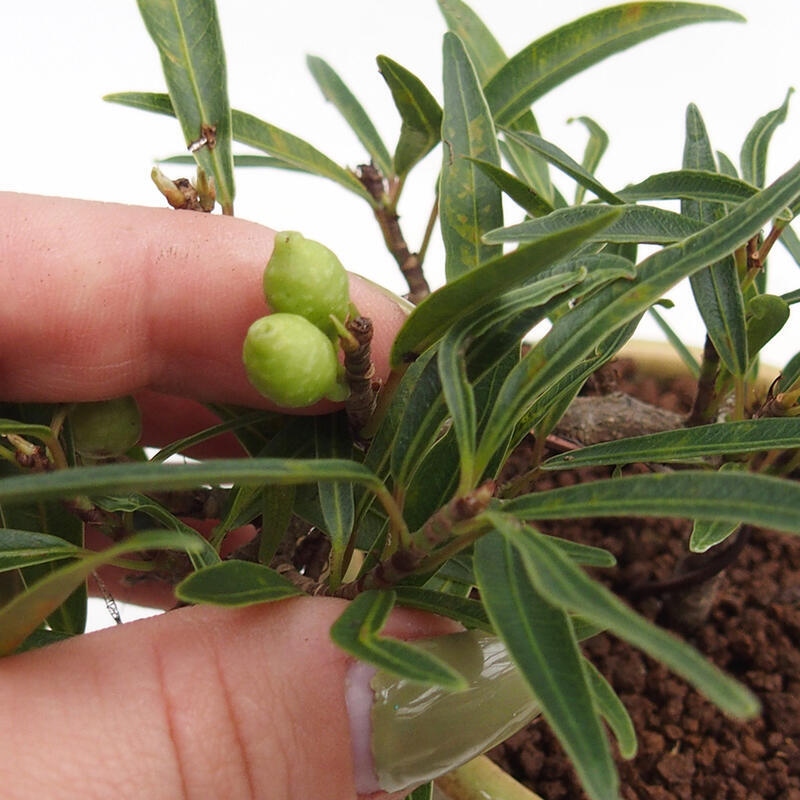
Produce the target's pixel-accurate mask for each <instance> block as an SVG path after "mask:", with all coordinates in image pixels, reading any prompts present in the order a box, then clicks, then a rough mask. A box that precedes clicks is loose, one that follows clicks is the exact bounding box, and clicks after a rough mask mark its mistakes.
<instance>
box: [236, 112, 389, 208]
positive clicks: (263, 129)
mask: <svg viewBox="0 0 800 800" xmlns="http://www.w3.org/2000/svg"><path fill="white" fill-rule="evenodd" d="M233 135H234V138H235V139H236V141H237V142H241V143H242V144H246V145H249V146H250V147H254V148H256V149H257V150H262V151H264V152H265V153H267V154H269V155H271V156H274V157H275V158H279V159H281V160H282V161H284V162H286V163H287V164H290V165H292V166H294V167H296V168H298V169H302V170H304V171H305V172H310V173H311V174H312V175H318V176H319V177H321V178H327V179H328V180H331V181H333V182H334V183H338V184H339V185H340V186H342V187H343V188H345V189H347V190H348V191H350V192H353V193H354V194H356V195H358V196H359V197H362V198H363V199H365V200H367V201H368V202H369V203H370V204H372V203H373V199H372V197H371V195H370V194H369V192H368V191H367V190H366V189H365V188H364V186H363V184H362V183H361V181H359V180H358V178H357V177H356V176H355V175H354V174H353V173H352V172H351V171H350V170H348V169H345V168H344V167H340V166H339V165H338V164H337V163H336V162H335V161H333V160H332V159H331V158H329V157H328V156H326V155H324V154H323V153H321V152H320V151H319V150H318V149H317V148H316V147H314V146H313V145H311V144H309V143H308V142H306V141H304V140H303V139H300V138H299V137H297V136H295V135H294V134H292V133H289V132H288V131H285V130H283V129H281V128H278V127H277V126H275V125H272V124H270V123H269V122H265V121H264V120H262V119H259V118H258V117H254V116H253V115H252V114H247V113H245V112H243V111H236V110H234V111H233Z"/></svg>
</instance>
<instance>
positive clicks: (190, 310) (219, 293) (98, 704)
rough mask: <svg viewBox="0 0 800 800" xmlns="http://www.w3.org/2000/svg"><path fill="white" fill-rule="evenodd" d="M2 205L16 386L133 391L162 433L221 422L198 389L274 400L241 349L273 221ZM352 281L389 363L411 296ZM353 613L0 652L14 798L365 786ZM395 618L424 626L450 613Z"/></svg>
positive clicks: (257, 614)
mask: <svg viewBox="0 0 800 800" xmlns="http://www.w3.org/2000/svg"><path fill="white" fill-rule="evenodd" d="M0 217H2V219H3V229H4V235H3V239H2V244H1V245H0V270H2V271H3V273H4V274H3V277H2V285H3V287H4V289H3V294H4V303H3V305H4V313H3V314H2V315H0V352H2V354H3V356H2V398H3V399H4V400H8V401H20V402H34V401H41V402H56V401H58V402H66V401H84V400H95V399H102V398H106V397H110V396H118V395H124V394H129V393H133V394H135V395H136V396H137V397H138V399H139V401H140V405H141V407H142V412H143V423H144V441H145V443H147V444H154V445H158V444H163V443H166V442H167V441H171V440H173V439H176V438H178V437H180V436H183V435H186V434H187V433H189V432H190V431H192V430H197V429H200V428H202V427H205V426H206V425H208V424H210V423H211V422H213V418H212V417H211V415H210V414H209V412H207V411H206V410H205V409H204V407H203V406H202V405H201V403H202V402H216V403H236V404H242V405H249V406H265V405H267V403H266V401H264V399H263V398H261V397H260V395H258V394H257V393H256V392H255V390H253V389H252V387H251V386H250V385H249V383H248V382H247V379H246V377H245V374H244V370H243V368H242V364H241V344H242V341H243V339H244V335H245V332H246V331H247V327H248V326H249V324H250V323H251V322H252V321H253V320H254V319H256V318H257V317H259V316H261V315H262V314H263V313H264V307H263V300H262V299H261V296H262V295H261V276H262V272H263V267H264V264H265V263H266V260H267V258H268V257H269V254H270V253H271V249H272V242H273V232H272V231H270V230H269V229H267V228H263V227H261V226H258V225H254V224H252V223H248V222H245V221H242V220H238V219H227V218H221V217H212V216H206V215H199V214H191V213H185V214H183V213H178V212H172V211H169V210H166V209H165V210H161V209H148V208H132V207H125V206H118V205H111V204H97V203H88V202H81V201H72V200H63V199H58V198H43V197H31V196H25V195H16V194H0ZM352 293H353V296H354V300H355V302H356V303H357V304H358V305H359V307H361V308H362V309H364V310H365V313H369V315H370V316H371V317H372V318H373V320H374V323H375V329H376V330H375V339H374V357H375V361H376V366H377V370H378V373H379V374H380V375H384V376H385V374H386V372H387V369H388V368H387V353H388V348H389V345H390V342H391V337H392V335H393V333H394V331H395V330H396V329H397V328H398V326H399V325H400V324H401V322H402V319H403V311H402V310H401V309H400V307H399V306H398V305H397V304H395V303H394V302H393V301H392V300H391V299H390V298H389V297H388V296H387V295H384V294H382V293H381V292H380V291H379V290H377V289H376V288H375V287H372V286H371V285H370V284H368V283H367V282H363V281H359V280H357V279H355V278H354V279H353V284H352ZM217 447H218V448H219V445H217ZM222 447H223V448H224V450H225V452H220V451H219V449H218V450H217V452H216V453H214V454H215V455H228V454H230V452H231V450H232V449H233V448H234V447H235V446H234V445H233V444H232V443H231V442H228V443H227V444H223V445H222ZM139 599H140V600H145V601H147V600H153V599H155V601H156V602H158V600H159V598H152V597H151V598H146V597H145V598H142V597H140V598H139ZM341 608H342V604H341V602H340V601H336V600H310V599H309V600H307V599H300V600H293V601H288V602H283V603H279V604H275V605H268V606H263V607H257V608H251V609H247V610H243V611H221V610H218V609H211V608H187V609H182V610H180V611H177V612H173V613H170V614H167V615H164V616H162V617H159V618H154V619H151V620H146V621H142V622H137V623H132V624H130V625H125V626H122V627H119V628H114V629H110V630H106V631H101V632H98V633H95V634H90V635H87V636H82V637H79V638H77V639H74V640H71V641H67V642H65V643H63V644H61V645H57V646H53V647H48V648H46V649H44V650H40V651H35V652H31V653H26V654H23V655H20V656H14V657H10V658H6V659H4V660H2V661H0V707H2V708H3V709H4V714H3V719H4V724H3V726H2V727H3V728H5V733H6V735H5V736H4V737H3V741H4V743H5V744H4V747H3V748H2V752H0V775H2V776H3V778H2V785H3V796H4V797H6V798H31V797H42V798H45V797H46V798H59V797H62V798H71V797H79V796H80V797H86V796H93V795H95V794H96V795H97V796H102V797H109V796H112V795H119V796H127V795H129V794H135V795H136V796H137V797H147V798H160V797H164V798H175V797H187V798H188V797H191V798H206V797H208V798H217V797H218V798H223V797H224V798H236V797H262V798H311V797H314V798H323V797H327V798H335V797H341V798H351V797H353V796H354V794H355V792H354V789H353V762H352V757H351V754H350V732H349V729H348V721H347V720H348V717H347V714H346V711H345V706H344V683H345V673H346V671H347V668H348V663H349V662H348V658H347V657H346V656H345V654H344V653H343V652H341V651H340V650H338V649H337V648H336V647H335V645H333V643H332V642H331V640H330V637H329V635H328V628H329V627H330V625H331V623H332V622H333V621H334V619H336V617H337V616H338V614H339V613H341ZM392 625H393V627H394V632H395V633H397V634H400V635H403V636H412V635H420V634H422V633H431V632H434V631H436V630H440V629H441V625H442V623H441V622H439V621H436V620H432V619H430V618H423V617H421V616H419V615H410V614H399V615H397V616H396V617H395V619H394V621H393V622H392Z"/></svg>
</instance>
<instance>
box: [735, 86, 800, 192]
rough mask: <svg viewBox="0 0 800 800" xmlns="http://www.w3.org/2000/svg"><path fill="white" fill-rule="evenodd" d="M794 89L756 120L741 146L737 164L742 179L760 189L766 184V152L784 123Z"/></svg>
mask: <svg viewBox="0 0 800 800" xmlns="http://www.w3.org/2000/svg"><path fill="white" fill-rule="evenodd" d="M793 92H794V89H789V90H788V91H787V92H786V97H785V99H784V101H783V103H782V104H781V105H780V106H778V108H776V109H774V110H773V111H769V112H767V113H766V114H764V116H763V117H759V119H758V120H756V123H755V125H753V127H752V128H751V129H750V132H749V133H748V134H747V136H746V137H745V140H744V144H743V145H742V150H741V153H740V154H739V162H740V165H741V168H742V177H743V178H744V179H745V180H746V181H748V182H749V183H752V184H753V185H754V186H758V187H759V188H761V187H762V186H764V184H765V183H766V175H767V152H768V151H769V145H770V142H771V140H772V136H773V134H774V133H775V131H776V130H777V129H778V128H779V127H780V125H782V124H783V123H784V122H785V121H786V114H787V112H788V110H789V98H790V97H791V96H792V93H793Z"/></svg>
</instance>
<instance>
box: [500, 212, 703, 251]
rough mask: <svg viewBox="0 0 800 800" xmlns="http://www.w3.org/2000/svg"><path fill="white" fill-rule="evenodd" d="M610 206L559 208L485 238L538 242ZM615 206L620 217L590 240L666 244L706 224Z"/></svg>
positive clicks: (669, 213) (680, 216) (684, 218)
mask: <svg viewBox="0 0 800 800" xmlns="http://www.w3.org/2000/svg"><path fill="white" fill-rule="evenodd" d="M609 208H612V207H610V206H603V205H582V206H570V207H569V208H559V209H557V210H556V211H554V212H553V213H552V214H550V215H548V216H546V217H540V218H538V219H529V220H526V221H525V222H520V223H519V224H517V225H509V226H508V227H507V228H500V229H498V230H494V231H490V232H489V233H487V234H486V236H484V239H485V240H486V241H487V242H497V243H501V242H535V241H536V240H538V239H540V238H541V237H543V236H547V235H548V234H553V233H555V232H557V231H562V230H569V229H570V228H571V227H572V226H574V225H577V224H581V223H583V222H585V221H588V220H591V219H594V218H596V217H601V216H602V214H603V212H604V211H607V210H608V209H609ZM613 208H614V209H619V216H618V217H617V218H616V219H615V220H614V221H613V222H612V223H611V224H610V225H608V226H607V227H605V228H603V229H601V230H599V231H598V232H597V233H595V234H594V235H593V236H592V237H591V238H590V239H589V241H596V242H617V243H625V242H634V243H636V244H665V245H666V244H673V243H674V242H677V241H680V240H681V239H685V238H686V237H687V236H691V235H692V234H693V233H697V232H698V231H699V230H701V229H702V227H703V226H702V225H699V224H698V223H696V222H694V221H693V220H691V219H690V218H689V217H684V216H683V215H682V214H678V213H676V212H675V211H667V210H666V209H663V208H656V207H655V206H637V205H624V206H613Z"/></svg>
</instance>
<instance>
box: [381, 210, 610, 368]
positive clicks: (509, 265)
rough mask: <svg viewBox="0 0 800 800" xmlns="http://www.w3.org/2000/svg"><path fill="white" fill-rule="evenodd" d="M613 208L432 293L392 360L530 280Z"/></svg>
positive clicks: (418, 349)
mask: <svg viewBox="0 0 800 800" xmlns="http://www.w3.org/2000/svg"><path fill="white" fill-rule="evenodd" d="M618 213H619V212H617V211H616V210H614V209H610V210H606V211H605V213H602V214H598V215H594V216H593V217H592V218H591V219H589V220H586V221H584V222H581V223H580V224H576V225H575V226H573V227H571V228H570V229H569V230H566V231H560V232H557V233H554V234H551V235H548V236H545V237H544V238H542V239H540V240H539V241H537V242H534V243H533V244H531V245H528V246H527V247H524V248H520V249H518V250H516V251H514V252H511V253H508V254H506V255H503V256H501V257H499V258H497V259H495V260H493V261H491V262H488V263H486V264H484V265H482V266H481V267H478V268H477V269H475V270H473V271H472V272H468V273H466V274H465V275H462V276H461V277H460V278H458V279H456V280H455V281H453V282H452V283H449V284H447V285H446V286H444V287H443V288H441V289H439V290H438V291H436V292H434V293H433V294H431V295H430V296H429V297H427V298H426V299H425V300H424V301H423V302H422V303H420V304H419V305H418V306H417V307H416V308H415V309H414V310H413V311H412V312H411V314H410V315H409V317H408V319H407V320H406V322H405V324H404V325H403V327H402V328H401V330H400V332H399V333H398V335H397V337H396V338H395V341H394V344H393V346H392V353H391V362H392V365H393V366H395V367H396V366H398V365H400V364H401V363H403V361H407V360H410V359H413V358H414V357H415V355H419V354H420V353H422V351H423V350H424V349H425V348H427V347H428V346H429V345H431V344H433V342H435V341H436V340H437V339H438V338H439V337H440V336H442V335H443V334H444V333H445V331H447V330H448V329H449V327H450V325H451V324H452V321H453V319H454V315H464V316H466V315H468V314H471V313H473V312H474V311H475V310H476V309H478V308H480V307H481V306H483V305H485V304H486V303H488V302H490V301H491V300H493V299H494V298H496V297H499V296H500V295H501V294H502V293H503V292H505V291H507V290H509V289H512V288H514V287H515V286H517V285H518V284H520V283H522V282H524V281H525V280H528V279H530V278H533V277H534V276H535V275H536V274H537V272H540V271H542V270H544V269H546V268H547V267H548V266H551V265H552V264H554V263H555V262H556V261H558V260H559V259H560V258H562V257H564V256H566V255H567V254H568V253H570V252H571V251H572V250H575V249H576V248H577V247H579V246H580V245H581V244H582V243H583V242H584V241H586V239H588V238H589V237H591V236H592V235H593V234H594V233H596V232H597V231H599V230H602V229H603V228H604V227H606V226H607V225H609V224H610V223H611V222H612V221H613V220H614V219H615V218H616V217H617V215H618Z"/></svg>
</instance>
